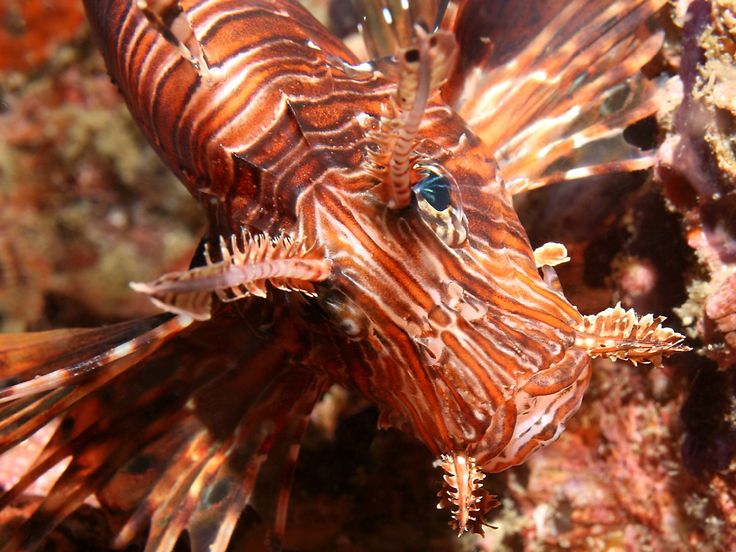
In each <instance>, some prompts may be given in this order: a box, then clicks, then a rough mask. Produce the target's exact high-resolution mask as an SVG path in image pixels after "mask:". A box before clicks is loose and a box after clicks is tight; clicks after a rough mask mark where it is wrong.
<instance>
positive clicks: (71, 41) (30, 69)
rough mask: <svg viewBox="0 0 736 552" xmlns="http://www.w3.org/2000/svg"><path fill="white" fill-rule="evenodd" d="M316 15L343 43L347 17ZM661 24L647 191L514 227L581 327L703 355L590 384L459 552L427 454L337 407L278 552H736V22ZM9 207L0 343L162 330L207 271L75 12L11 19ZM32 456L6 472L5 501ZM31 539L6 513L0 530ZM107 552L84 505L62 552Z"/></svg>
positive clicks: (65, 529)
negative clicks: (164, 307) (669, 340)
mask: <svg viewBox="0 0 736 552" xmlns="http://www.w3.org/2000/svg"><path fill="white" fill-rule="evenodd" d="M311 4H314V9H315V11H316V13H317V14H318V15H319V16H320V17H321V18H322V19H323V20H325V21H328V22H329V23H330V24H331V26H332V28H333V29H334V30H335V32H337V33H338V34H341V35H346V36H347V35H349V34H350V29H352V21H351V14H350V10H349V9H347V8H345V6H346V5H347V3H345V2H340V1H334V2H331V3H330V2H325V1H320V2H311ZM660 24H661V25H662V27H663V28H664V29H665V32H666V36H667V39H666V46H665V48H664V49H663V50H662V52H661V53H660V55H659V56H658V57H657V58H656V59H655V60H654V61H653V62H652V63H650V64H649V66H647V67H646V73H647V76H648V77H650V78H651V79H653V80H655V81H656V82H658V83H659V84H660V88H661V96H660V109H659V113H658V116H657V117H656V119H654V118H652V119H647V120H645V121H643V122H641V123H638V124H637V125H635V126H634V127H632V128H630V129H628V131H627V138H628V139H629V140H630V141H632V142H633V143H636V144H637V145H642V146H647V147H650V146H657V147H658V148H659V153H658V164H657V166H656V168H655V170H653V171H647V172H642V173H636V174H632V175H627V176H614V177H607V178H598V179H591V180H588V181H584V182H580V183H575V184H564V185H561V186H557V187H551V188H547V189H543V190H538V191H535V192H531V193H530V194H528V195H526V196H524V197H523V198H522V199H521V200H520V201H519V202H518V205H517V207H518V210H519V213H520V215H521V217H522V220H523V221H524V223H525V226H526V228H527V230H528V232H529V235H530V238H531V240H532V243H533V245H534V246H538V245H541V244H543V243H545V242H547V241H557V242H561V243H564V244H566V245H567V248H568V250H569V251H570V253H571V255H570V256H571V258H572V261H571V262H570V263H568V264H566V265H564V266H561V267H560V268H559V276H560V279H561V281H562V285H563V287H564V289H565V291H566V294H567V296H568V297H569V298H570V300H571V301H572V302H573V303H574V304H575V305H577V306H578V308H579V309H580V310H581V312H583V313H585V314H588V313H595V312H598V311H600V310H602V309H604V308H606V307H607V306H609V305H611V304H615V303H616V302H617V301H621V302H622V303H623V304H624V306H626V307H627V308H628V307H633V308H635V309H637V311H639V312H656V313H660V314H664V315H667V316H668V318H669V320H670V322H671V323H672V325H673V326H675V327H678V326H679V328H680V329H681V330H683V331H684V332H685V333H687V335H688V337H689V338H691V340H692V341H691V344H692V345H693V347H694V350H693V351H692V352H691V353H688V354H682V355H678V356H676V357H675V358H674V359H673V360H670V361H666V362H665V364H664V366H663V367H662V368H660V369H652V368H650V367H648V366H638V367H634V366H630V365H628V364H625V363H622V362H611V361H608V360H597V361H596V362H595V370H594V377H593V382H592V384H591V389H590V391H589V392H588V394H587V395H586V397H585V400H584V404H583V407H582V409H581V411H580V412H579V413H578V414H577V415H576V416H575V418H574V419H573V420H572V422H571V423H569V424H568V429H567V431H566V432H565V433H563V435H562V437H561V438H560V439H559V441H558V442H557V443H555V444H554V445H553V446H550V447H548V448H546V449H544V450H542V451H541V452H540V453H538V454H536V455H535V456H534V457H532V459H531V460H530V461H529V462H528V463H527V464H525V465H523V466H520V467H517V468H514V469H511V470H508V471H507V472H504V473H502V474H497V475H492V476H489V477H488V478H487V479H486V481H487V484H488V485H489V487H490V489H491V491H492V492H494V493H495V494H497V495H499V496H500V497H501V498H502V506H501V507H500V508H498V509H496V510H494V512H493V513H492V517H491V518H490V519H489V520H488V521H489V523H490V524H492V525H493V526H494V527H495V529H489V530H488V531H487V532H486V535H485V537H479V536H478V535H466V536H465V537H463V538H462V539H460V540H457V539H456V538H455V537H454V536H453V535H452V534H450V531H448V530H447V527H446V519H445V516H444V515H442V514H441V513H437V514H436V515H434V514H433V513H432V512H433V511H434V504H435V502H436V496H435V495H436V492H437V490H438V483H437V481H438V477H437V475H438V474H437V470H436V469H434V468H433V467H432V465H431V463H432V458H431V456H430V455H429V453H428V452H427V451H426V450H424V448H423V447H422V446H421V445H419V444H417V443H415V442H414V441H413V440H412V439H410V438H409V437H406V436H404V435H402V434H399V433H397V432H376V430H375V426H376V418H377V414H376V412H375V411H374V410H373V409H371V408H370V407H367V406H366V405H364V404H363V403H361V402H359V401H356V400H354V398H353V397H352V396H351V395H350V394H349V393H348V392H346V391H344V390H341V389H334V390H332V391H331V392H330V393H329V394H328V396H327V397H326V398H325V399H324V400H323V402H322V404H321V405H320V406H319V408H318V409H317V410H316V411H315V413H314V415H313V418H314V419H313V422H314V423H313V425H312V427H311V428H310V431H309V435H308V438H307V439H306V442H305V445H304V449H303V453H302V458H301V461H300V465H299V468H298V472H297V475H296V486H295V490H294V495H293V506H292V511H291V514H290V521H289V534H288V539H287V548H289V547H291V548H294V549H298V550H303V551H308V550H315V551H317V550H340V551H346V552H347V551H351V552H352V551H356V552H357V551H368V550H382V551H390V550H397V551H400V550H438V551H439V550H484V551H485V550H488V551H490V550H557V549H569V550H654V551H657V550H663V551H665V550H666V551H671V550H693V549H697V550H705V551H711V550H712V551H719V550H736V64H735V63H734V55H736V5H734V3H733V2H732V1H729V0H711V1H707V0H691V1H688V0H673V1H672V2H671V3H670V5H669V6H668V9H667V10H665V11H664V12H663V13H662V14H661V16H660ZM347 39H348V40H353V38H352V37H350V36H347ZM0 205H2V207H0V331H21V330H37V329H46V328H54V327H62V326H94V325H97V324H101V323H107V322H113V321H118V320H124V319H129V318H131V317H135V316H143V315H147V314H150V313H152V312H153V311H152V310H151V309H152V308H151V306H150V304H149V303H148V301H147V300H146V299H145V298H144V297H142V296H139V295H137V294H134V293H132V292H131V291H130V290H129V288H128V282H129V281H131V280H135V281H147V280H150V279H152V278H153V277H155V276H157V275H159V274H162V273H164V272H167V271H170V270H174V269H182V268H185V267H186V266H187V264H188V261H189V255H190V253H191V251H193V250H194V248H195V247H196V242H197V236H198V235H199V233H200V230H201V217H200V214H199V213H198V212H197V208H196V206H195V205H194V202H193V201H191V200H190V199H189V196H188V195H187V193H186V192H185V190H184V188H183V186H181V185H179V184H178V183H177V182H176V180H175V179H174V177H173V176H172V175H170V174H169V173H168V171H167V170H166V169H165V168H164V167H163V165H162V164H161V162H160V161H159V160H158V158H157V156H156V155H155V154H154V153H153V152H152V150H151V149H150V148H149V147H148V146H147V145H146V144H145V142H144V140H143V138H142V137H141V136H140V134H139V133H138V131H137V130H136V128H135V126H134V124H133V122H132V121H131V120H130V116H129V115H128V113H127V110H126V108H125V106H124V105H123V104H122V102H121V99H120V98H119V97H118V95H117V92H116V90H115V89H114V87H113V86H112V85H111V84H110V81H109V78H108V77H107V74H106V72H105V69H104V67H103V64H102V61H101V59H100V57H99V55H98V54H97V53H96V49H95V47H94V45H93V44H92V42H91V39H90V37H89V34H88V29H87V26H86V24H85V22H84V15H83V11H82V8H81V4H80V3H79V2H78V1H77V0H6V1H5V2H3V3H0ZM42 438H43V436H42V435H41V436H37V437H34V439H33V440H30V441H29V442H28V443H26V446H25V447H23V448H19V449H18V450H15V451H13V452H12V453H10V454H6V455H5V456H3V457H0V485H2V486H3V487H7V486H8V485H9V484H12V482H13V481H14V480H15V478H17V476H18V471H19V468H18V466H20V465H22V464H23V463H27V462H28V461H30V459H32V458H33V456H34V455H35V454H36V453H37V452H38V450H39V447H40V446H41V442H40V440H41V439H42ZM397 451H400V452H401V453H400V454H397ZM44 484H48V482H46V483H44V481H41V482H39V484H37V485H35V486H34V487H33V488H32V493H29V495H28V496H27V497H26V499H25V500H26V503H27V504H28V505H29V507H30V506H31V505H32V504H33V502H34V500H36V499H37V496H40V495H42V494H43V492H44ZM33 493H35V496H34V494H33ZM23 516H24V509H23V507H22V505H20V506H19V507H18V508H15V509H12V510H5V511H4V512H3V513H2V515H1V516H0V526H4V525H12V524H13V523H17V521H18V520H19V519H22V517H23ZM108 540H109V533H108V531H107V525H106V522H105V517H104V513H102V512H100V511H99V509H98V508H96V504H95V503H94V501H92V502H90V504H89V505H88V507H87V508H85V509H84V510H82V511H80V512H78V513H77V514H75V515H74V516H72V517H71V518H70V519H69V520H67V522H66V523H64V524H63V525H62V526H61V527H60V528H59V529H58V530H57V531H56V533H55V535H54V544H55V545H56V549H57V550H80V549H85V550H97V549H100V550H102V549H105V546H106V544H105V543H106V542H108ZM235 542H236V545H237V539H236V541H235ZM289 543H291V544H289ZM241 545H242V546H245V543H241ZM182 546H183V548H182V549H186V545H185V543H182ZM248 549H256V548H248Z"/></svg>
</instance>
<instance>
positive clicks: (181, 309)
mask: <svg viewBox="0 0 736 552" xmlns="http://www.w3.org/2000/svg"><path fill="white" fill-rule="evenodd" d="M241 239H242V245H241V244H239V243H238V240H237V237H236V236H235V235H233V236H232V237H231V239H230V241H229V243H228V241H227V240H225V239H224V238H222V237H220V255H221V258H222V260H220V261H213V260H212V257H211V255H210V252H209V248H205V260H206V263H207V264H206V265H204V266H200V267H195V268H192V269H189V270H185V271H182V272H171V273H168V274H164V275H163V276H161V277H160V278H158V279H157V280H154V281H153V282H148V283H138V282H132V283H131V284H130V287H132V288H133V289H134V290H135V291H138V292H140V293H144V294H146V295H148V296H149V297H150V299H151V301H152V302H153V303H154V304H155V305H156V306H157V307H159V308H161V309H163V310H165V311H168V312H173V313H176V314H185V315H187V316H191V317H192V318H194V319H196V320H208V319H209V318H210V315H211V310H212V293H214V294H216V295H217V297H218V298H219V299H220V300H221V301H222V302H225V303H227V302H231V301H237V300H238V299H242V298H244V297H247V296H249V295H255V296H256V297H265V296H266V284H267V283H270V284H271V285H272V286H273V287H275V288H276V289H280V290H284V291H299V292H301V293H304V294H305V295H309V296H313V295H315V293H316V291H315V288H314V285H313V284H314V282H321V281H324V280H326V279H327V278H328V277H329V275H330V271H331V269H332V262H331V261H330V260H329V259H327V258H325V256H324V252H323V251H322V250H321V249H319V248H315V247H307V246H306V245H305V244H304V242H302V241H299V240H293V239H291V238H290V237H288V236H281V237H278V238H274V239H271V238H269V237H268V236H265V235H262V234H261V235H256V236H251V235H250V234H248V233H247V232H245V231H243V233H242V236H241Z"/></svg>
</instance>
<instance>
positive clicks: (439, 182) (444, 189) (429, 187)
mask: <svg viewBox="0 0 736 552" xmlns="http://www.w3.org/2000/svg"><path fill="white" fill-rule="evenodd" d="M414 191H415V192H417V193H418V194H420V195H421V196H422V197H423V198H424V199H426V200H427V203H429V204H430V205H431V206H432V208H433V209H434V210H435V211H444V210H445V209H447V208H448V207H449V206H450V181H449V180H448V179H447V178H446V177H445V176H442V175H441V174H434V173H431V174H428V175H427V176H425V177H424V178H422V179H421V180H420V181H419V182H417V184H416V185H415V186H414Z"/></svg>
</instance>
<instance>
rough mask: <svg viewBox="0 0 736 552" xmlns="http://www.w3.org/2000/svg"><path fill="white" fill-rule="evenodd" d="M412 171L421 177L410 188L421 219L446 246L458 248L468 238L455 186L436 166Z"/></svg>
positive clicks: (425, 166)
mask: <svg viewBox="0 0 736 552" xmlns="http://www.w3.org/2000/svg"><path fill="white" fill-rule="evenodd" d="M414 168H415V170H417V172H418V173H419V175H420V176H421V177H420V179H419V181H418V182H417V183H416V184H414V186H412V190H413V191H414V194H415V196H416V198H417V202H416V205H417V210H418V211H419V215H420V217H421V218H422V220H423V221H424V223H425V224H426V225H427V226H429V227H430V228H431V229H432V230H433V231H434V233H435V234H436V235H437V237H439V238H440V239H441V240H442V241H443V242H444V243H445V244H446V245H448V246H450V247H460V246H461V245H462V244H463V243H464V242H465V240H466V238H467V236H468V228H467V226H468V220H467V218H466V217H465V214H464V213H463V208H462V203H461V201H460V190H459V188H458V186H457V183H456V182H455V180H453V178H452V177H451V176H450V175H448V174H447V173H446V172H445V171H444V170H443V169H442V168H440V167H437V166H435V165H430V164H421V165H417V166H415V167H414Z"/></svg>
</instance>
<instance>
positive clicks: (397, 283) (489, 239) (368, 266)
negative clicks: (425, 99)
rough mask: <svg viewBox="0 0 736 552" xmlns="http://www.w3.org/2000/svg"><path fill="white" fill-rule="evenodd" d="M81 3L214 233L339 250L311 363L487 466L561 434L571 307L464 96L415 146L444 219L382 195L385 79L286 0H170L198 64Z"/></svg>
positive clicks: (581, 375)
mask: <svg viewBox="0 0 736 552" xmlns="http://www.w3.org/2000/svg"><path fill="white" fill-rule="evenodd" d="M86 4H87V9H88V12H89V14H90V19H91V21H92V24H93V28H94V30H95V33H96V35H97V37H98V40H99V42H100V44H101V46H102V50H103V53H104V55H105V58H106V60H107V63H108V67H109V70H110V73H111V75H112V78H113V79H114V81H115V82H116V83H117V84H118V86H119V87H120V89H121V91H122V93H123V95H124V96H125V98H126V101H127V103H128V105H129V107H130V110H131V112H132V113H133V115H134V117H135V119H136V120H137V121H138V123H139V124H140V126H141V128H142V129H143V131H144V132H145V133H146V135H147V137H148V138H149V140H150V141H151V143H152V144H153V145H154V146H155V147H156V149H157V150H158V151H159V152H160V154H161V155H162V157H163V158H164V159H165V160H166V161H167V163H168V164H169V166H170V167H171V168H172V170H174V171H175V172H176V173H177V174H178V175H179V176H180V178H181V179H182V181H183V182H184V184H185V185H186V186H187V188H188V189H189V190H190V192H191V193H192V194H193V195H194V196H195V197H196V198H197V199H198V200H199V201H200V202H201V203H202V205H203V206H204V207H205V209H206V211H207V213H208V216H209V221H210V228H211V234H212V236H215V235H226V236H227V235H230V234H237V233H239V232H240V229H241V228H246V229H247V230H249V231H251V232H267V233H269V234H271V235H277V234H289V235H293V236H296V237H297V238H298V239H301V240H305V241H306V242H308V243H315V244H318V245H319V246H320V247H322V248H324V250H325V253H326V256H327V257H328V258H329V259H331V261H332V262H333V273H332V277H331V278H330V279H329V280H328V281H326V282H324V283H322V284H320V285H319V286H318V293H319V299H318V300H317V301H316V302H314V303H313V304H311V305H310V307H309V308H311V309H315V310H319V311H322V312H325V313H326V314H327V318H328V319H329V320H330V321H331V329H330V331H329V332H328V335H325V328H324V327H319V326H318V325H314V323H308V322H304V331H305V332H311V334H312V335H313V339H314V340H315V341H316V340H320V341H321V342H322V343H321V344H320V347H321V349H322V350H325V351H330V353H329V354H330V356H331V357H332V358H336V359H340V360H339V361H338V362H329V363H326V362H324V359H319V358H317V359H315V360H314V362H313V369H314V370H316V371H324V370H325V366H326V367H327V369H328V370H329V371H330V377H332V378H334V379H335V380H337V381H339V382H341V383H343V384H346V385H349V386H351V387H355V388H357V389H358V390H359V391H360V392H361V393H363V394H364V395H365V396H367V397H368V398H370V399H372V400H374V401H375V402H376V403H377V404H378V405H379V406H380V407H381V410H382V423H383V424H384V425H391V426H398V427H402V428H404V429H406V430H408V431H411V432H413V433H414V434H415V435H416V436H417V437H419V438H420V439H421V440H422V441H424V442H425V443H426V444H427V446H429V448H430V449H431V450H432V451H433V452H434V453H435V454H437V455H439V454H444V453H449V452H453V451H465V452H467V453H469V454H472V455H473V456H474V457H475V458H476V459H477V461H478V464H479V466H481V467H482V468H483V469H484V470H486V471H495V470H500V469H504V468H506V467H508V466H510V465H513V464H517V463H519V462H522V461H523V460H524V459H525V458H526V457H527V456H528V454H529V453H531V452H532V451H533V450H535V449H536V448H537V447H538V446H540V445H541V444H544V443H546V442H548V441H549V440H551V439H553V438H555V437H556V436H557V435H558V434H559V431H560V428H561V427H562V424H563V422H564V420H565V419H566V418H567V417H568V416H569V415H570V414H571V413H572V412H574V410H575V409H576V408H577V406H578V405H579V403H580V400H581V397H582V393H583V391H584V389H585V387H586V385H587V382H588V379H589V360H588V357H587V354H586V353H585V351H583V350H581V349H578V348H576V347H575V346H574V337H575V333H574V330H573V328H574V326H575V325H576V324H577V323H578V322H579V320H580V316H579V315H578V313H577V311H576V310H575V309H574V308H573V307H572V306H570V305H569V303H568V302H567V301H566V300H565V299H564V297H563V296H562V295H561V294H560V293H559V292H558V291H556V290H554V289H551V288H550V287H549V286H548V285H547V284H546V283H545V282H544V281H543V280H542V279H541V278H540V276H539V273H538V270H537V267H536V265H535V263H534V260H533V255H532V251H531V248H530V245H529V242H528V239H527V237H526V234H525V232H524V230H523V228H522V226H521V224H520V222H519V220H518V218H517V216H516V214H515V212H514V210H513V208H512V206H511V202H510V198H509V196H508V194H507V193H506V191H505V189H504V186H503V182H502V181H501V180H500V178H499V177H498V176H497V174H496V165H495V162H494V161H493V158H492V157H491V155H490V152H487V151H484V148H483V146H482V144H481V142H480V141H479V140H478V139H477V138H476V137H475V135H474V134H473V132H472V131H471V130H470V129H469V128H468V127H467V126H466V125H465V123H464V122H463V121H462V120H461V118H460V117H459V116H457V115H456V114H455V113H454V112H453V111H452V110H451V109H450V108H449V107H447V106H446V105H445V104H444V103H442V101H441V100H440V99H439V98H434V99H433V100H432V101H431V102H430V104H429V106H428V108H427V110H426V113H425V115H424V117H423V118H422V122H421V127H420V129H419V135H418V137H417V139H416V144H417V146H416V148H415V152H414V155H415V157H416V159H418V160H420V161H421V163H423V164H426V165H427V166H430V167H433V169H434V170H436V171H439V172H441V174H442V175H443V177H444V178H445V179H446V181H447V182H450V183H451V185H450V190H449V193H450V202H451V204H452V206H453V208H454V212H455V214H456V220H455V223H456V225H460V226H461V228H453V227H452V224H450V223H448V222H447V221H445V222H444V223H443V221H442V219H441V218H435V219H432V213H430V214H427V212H426V209H425V210H424V211H423V210H422V208H421V207H422V205H421V204H422V203H423V200H422V198H421V197H420V198H417V199H415V200H414V201H413V203H412V204H411V205H410V206H409V207H408V208H406V209H402V210H399V211H391V210H388V209H387V208H386V205H385V202H384V201H382V198H381V195H380V193H379V192H378V190H379V189H380V185H381V184H382V183H381V179H380V173H379V176H378V177H377V176H376V171H372V170H367V169H366V165H367V163H368V159H369V157H370V155H371V152H375V151H376V150H380V148H381V140H380V136H381V120H382V118H385V116H386V114H387V113H389V114H390V113H391V111H392V109H393V106H392V98H393V94H394V92H395V89H396V81H395V79H392V78H391V77H390V76H387V75H386V74H384V73H382V72H380V71H377V70H374V69H372V68H371V67H367V66H360V65H357V60H356V59H355V57H354V56H353V54H351V53H350V52H349V51H348V50H347V49H346V48H345V46H343V45H342V44H341V43H340V42H338V41H337V40H336V39H334V38H333V37H332V36H331V35H329V34H328V33H327V32H326V31H325V30H324V28H323V27H321V26H320V25H319V24H318V23H317V22H316V21H315V20H314V19H313V18H312V16H311V15H309V14H308V13H307V12H306V11H305V10H304V9H303V8H302V7H301V6H300V5H298V4H297V3H296V2H289V1H266V0H262V1H249V2H242V1H236V0H200V1H189V2H182V7H183V8H184V12H185V14H186V17H187V18H188V21H189V22H190V23H191V26H192V29H193V31H194V35H195V36H196V38H197V40H198V41H199V43H200V44H201V47H202V51H203V52H204V58H205V60H206V63H207V66H208V69H209V74H208V75H207V76H206V77H203V76H202V75H201V74H198V72H197V71H196V70H195V68H193V66H192V64H191V63H189V62H188V61H187V60H185V59H183V58H182V57H181V55H180V54H179V52H178V51H177V50H176V48H174V47H173V46H172V45H171V44H170V43H169V42H167V41H166V40H165V38H164V36H163V35H162V34H161V33H160V32H157V30H156V29H154V28H153V27H152V26H151V24H150V23H149V21H148V20H147V19H146V18H145V17H144V16H143V14H142V12H141V11H140V10H139V9H137V8H136V6H135V3H134V2H132V1H122V0H103V1H99V0H95V1H92V0H88V1H87V2H86ZM415 179H416V180H419V179H420V175H415ZM425 207H426V206H425ZM451 232H456V233H458V232H460V233H462V234H463V235H462V236H461V237H460V238H458V239H455V240H454V241H453V239H449V238H448V233H451ZM448 243H449V245H448ZM277 297H278V296H277ZM276 300H279V299H278V298H277V299H276ZM284 312H290V311H289V309H284ZM290 315H293V313H290ZM308 318H309V319H314V318H315V317H308Z"/></svg>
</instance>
